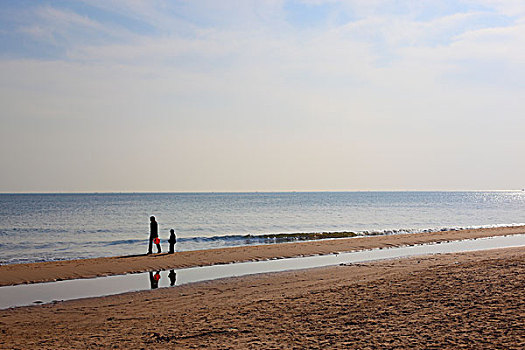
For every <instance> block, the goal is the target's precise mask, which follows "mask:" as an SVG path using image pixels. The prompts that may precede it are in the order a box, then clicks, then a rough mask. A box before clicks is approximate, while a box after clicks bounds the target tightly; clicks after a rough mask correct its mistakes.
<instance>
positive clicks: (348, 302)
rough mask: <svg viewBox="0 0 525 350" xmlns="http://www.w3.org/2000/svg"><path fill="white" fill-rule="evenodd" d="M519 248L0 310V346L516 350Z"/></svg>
mask: <svg viewBox="0 0 525 350" xmlns="http://www.w3.org/2000/svg"><path fill="white" fill-rule="evenodd" d="M524 268H525V248H511V249H501V250H490V251H482V252H471V253H459V254H445V255H434V256H427V257H418V258H410V259H400V260H389V261H380V262H374V263H366V264H355V265H350V266H336V267H329V268H319V269H310V270H302V271H294V272H281V273H272V274H263V275H252V276H248V277H242V278H230V279H223V280H218V281H212V282H205V283H196V284H191V285H184V286H180V287H174V288H164V289H156V290H154V291H147V292H136V293H126V294H121V295H116V296H109V297H104V298H92V299H83V300H76V301H68V302H60V303H56V304H49V305H41V306H32V307H22V308H16V309H10V310H3V311H0V334H1V336H0V348H5V349H18V348H21V349H37V348H38V349H72V348H74V349H84V348H91V349H98V348H118V349H141V348H144V349H161V348H175V349H191V348H203V349H305V348H310V349H401V348H402V349H406V348H412V349H459V348H468V349H524V348H525V292H524V290H525V274H524Z"/></svg>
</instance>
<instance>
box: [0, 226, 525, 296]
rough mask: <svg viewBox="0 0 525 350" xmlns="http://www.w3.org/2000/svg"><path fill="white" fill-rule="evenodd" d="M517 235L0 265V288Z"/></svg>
mask: <svg viewBox="0 0 525 350" xmlns="http://www.w3.org/2000/svg"><path fill="white" fill-rule="evenodd" d="M518 233H525V226H519V227H500V228H485V229H472V230H460V231H445V232H428V233H417V234H398V235H390V236H372V237H354V238H345V239H330V240H321V241H310V242H298V243H282V244H269V245H259V246H246V247H235V248H222V249H210V250H202V251H190V252H177V253H175V254H153V255H138V256H120V257H108V258H97V259H83V260H68V261H55V262H45V263H35V264H14V265H1V266H0V286H5V285H12V284H21V283H35V282H46V281H55V280H64V279H73V278H89V277H97V276H107V275H115V274H124V273H131V272H144V271H151V270H166V269H170V268H185V267H192V266H205V265H213V264H227V263H231V262H240V261H256V260H265V259H271V258H285V257H296V256H309V255H318V254H331V253H336V252H349V251H356V250H363V249H372V248H388V247H400V246H406V245H414V244H423V243H431V242H446V241H453V240H461V239H469V238H482V237H490V236H501V235H509V234H518ZM146 247H147V240H146V239H145V240H144V248H145V249H146Z"/></svg>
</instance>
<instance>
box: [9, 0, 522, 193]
mask: <svg viewBox="0 0 525 350" xmlns="http://www.w3.org/2000/svg"><path fill="white" fill-rule="evenodd" d="M395 3H397V2H391V1H384V2H383V1H374V2H369V1H366V2H359V1H353V2H337V1H334V2H331V3H330V6H329V11H328V12H327V13H326V16H327V19H328V20H326V21H321V22H322V23H321V24H319V25H317V24H316V25H315V26H313V25H310V23H309V22H308V21H307V20H306V19H304V20H305V22H304V23H303V24H302V25H299V24H300V23H296V22H293V23H292V22H290V21H288V18H289V17H287V13H286V11H290V8H289V7H288V8H287V7H286V6H285V5H286V3H285V2H281V1H275V2H258V1H256V2H251V1H246V2H215V1H213V2H206V1H202V2H199V1H197V2H194V1H189V2H177V3H172V2H162V1H156V2H149V1H144V2H143V1H137V2H128V1H125V2H119V1H99V2H91V1H89V2H86V3H84V6H85V8H84V10H81V9H79V8H75V7H74V6H73V7H68V8H62V7H59V6H58V5H46V6H44V7H36V8H35V9H34V11H33V12H32V14H33V17H32V19H34V21H26V22H25V23H24V24H25V25H24V26H22V28H24V30H25V32H24V35H25V34H27V35H30V36H31V37H32V38H34V40H36V41H38V42H39V43H40V44H41V45H46V43H50V44H49V45H57V46H60V47H61V48H62V50H60V51H59V52H56V53H55V56H54V57H52V58H49V57H38V56H35V57H31V58H29V59H28V58H27V57H25V58H24V59H19V58H16V57H15V58H13V57H10V58H9V59H7V58H4V59H2V60H1V61H0V74H1V75H2V77H3V79H2V82H0V92H1V93H0V96H1V97H0V105H1V106H2V107H1V112H2V113H1V117H0V118H1V119H0V120H1V121H2V131H1V140H2V148H3V149H7V148H6V147H8V146H9V145H11V144H20V145H23V146H21V147H19V148H17V149H13V150H12V151H10V152H5V151H4V152H3V153H0V161H2V162H3V163H12V162H19V163H17V165H16V166H15V167H14V168H13V169H11V170H9V173H4V175H2V176H4V177H5V181H3V183H5V185H4V186H5V188H10V187H9V186H12V187H13V188H14V187H16V186H19V187H17V188H24V186H25V185H24V183H25V184H27V186H26V187H27V188H29V187H30V184H31V183H32V182H31V181H32V180H31V177H30V176H25V177H24V176H19V174H21V173H24V174H25V173H27V172H29V171H31V169H34V168H39V167H42V168H45V167H46V164H45V163H46V160H49V163H50V164H51V167H50V168H47V170H45V171H43V174H44V175H45V176H44V178H45V180H39V182H38V183H36V182H34V183H32V185H31V186H34V188H52V187H53V186H55V187H57V186H58V187H60V185H59V183H58V182H57V181H59V180H54V179H55V178H56V179H61V180H60V181H67V182H68V186H70V187H68V188H75V181H79V182H80V183H82V184H84V185H83V187H82V189H84V190H96V189H106V190H111V189H114V190H115V189H118V190H130V189H141V190H147V189H148V187H147V186H148V184H155V186H156V187H155V188H149V189H150V190H166V189H172V190H250V189H269V190H271V189H322V188H325V189H356V188H376V189H377V188H380V185H379V184H380V183H381V181H382V178H383V179H384V177H385V176H386V175H385V174H391V175H392V176H390V177H389V181H388V188H390V189H392V188H395V189H400V188H413V186H411V185H410V184H411V183H418V184H420V187H421V188H432V187H434V188H436V187H439V186H445V187H447V186H448V188H462V186H465V185H464V184H469V183H472V187H473V188H489V187H491V188H501V186H500V185H498V184H497V183H496V182H488V180H487V179H486V178H485V179H484V180H483V181H481V180H480V181H479V182H476V180H475V176H476V173H475V171H474V170H473V169H476V171H478V170H479V169H480V166H479V162H480V161H481V160H484V156H483V155H485V154H486V155H488V157H489V158H487V159H485V160H486V161H494V162H496V163H497V164H501V166H502V167H504V169H506V171H507V172H508V173H511V171H510V170H511V169H510V168H509V164H513V161H512V160H513V159H515V158H516V159H517V157H519V155H520V154H521V153H523V151H525V148H524V146H525V144H524V143H523V141H520V139H521V138H520V134H519V132H520V131H521V130H523V128H524V127H525V121H524V120H523V118H522V115H523V112H524V110H523V107H522V106H521V104H520V103H519V102H517V101H520V100H521V96H522V95H523V88H524V86H523V84H522V83H521V81H525V80H524V79H525V69H524V66H525V65H524V64H523V63H522V62H525V61H524V57H523V56H524V49H523V48H524V47H525V45H523V44H524V43H523V38H524V37H525V35H524V34H525V33H524V27H523V21H522V20H521V17H520V16H521V12H520V9H519V8H518V6H517V4H514V5H515V6H516V7H513V8H505V7H500V6H499V5H498V6H496V5H494V6H493V4H491V3H490V2H479V3H475V4H474V3H473V2H464V3H462V6H460V7H455V6H453V5H450V4H449V5H447V6H445V5H442V4H440V5H432V4H429V5H428V6H435V7H436V9H427V8H423V7H424V6H419V5H418V6H415V5H410V4H409V3H408V2H406V3H403V4H404V6H400V8H395V6H394V4H395ZM454 3H455V2H454ZM317 4H321V5H322V4H323V3H321V2H314V3H313V4H312V5H317ZM299 5H301V4H299ZM474 5H476V6H474ZM514 5H513V6H514ZM306 6H310V3H306ZM438 6H440V8H437V7H438ZM340 11H347V16H346V17H340V18H339V20H332V18H335V16H334V13H333V12H340ZM331 12H332V13H331ZM428 13H431V14H432V15H428ZM509 16H513V17H512V18H510V17H509ZM301 18H302V17H301V16H300V15H297V16H296V17H295V19H294V21H301ZM341 18H345V20H344V21H340V19H341ZM144 28H149V29H148V30H146V29H144ZM151 28H153V29H151ZM51 42H52V43H51ZM4 50H9V47H7V46H6V47H5V48H4ZM15 56H16V55H15ZM32 143H33V144H36V143H38V147H34V146H30V145H31V144H32ZM28 145H29V146H28ZM149 161H154V162H156V163H157V164H162V165H163V172H162V173H159V174H155V175H149V174H148V172H147V171H144V170H143V167H144V164H148V162H149ZM515 164H516V169H514V170H513V171H512V173H513V174H515V173H520V171H521V173H523V171H525V165H524V164H522V163H520V162H517V163H516V162H515ZM75 167H76V168H75ZM448 167H451V169H452V170H454V171H457V172H458V174H460V175H461V176H459V175H458V176H459V177H458V178H457V181H456V182H455V185H454V181H449V179H442V176H441V174H442V169H444V168H448ZM77 168H78V169H81V170H76V169H77ZM84 171H86V172H87V173H86V174H84V173H83V172H84ZM62 172H63V173H67V174H70V176H71V177H72V178H73V180H71V179H64V178H62V177H61V176H60V173H62ZM411 172H412V173H413V174H412V173H411ZM92 173H96V174H105V176H102V175H100V176H98V177H96V179H95V178H94V177H93V176H91V177H90V174H92ZM133 174H136V175H133ZM170 174H177V176H178V177H177V179H178V180H180V181H177V183H176V185H173V177H170ZM323 174H324V175H323ZM22 177H23V178H24V179H25V180H24V181H25V182H24V183H18V182H17V178H22ZM104 177H106V178H104ZM123 178H126V181H125V182H124V184H122V181H123V180H122V179H123ZM298 178H300V179H301V180H300V181H299V182H297V181H298V180H297V179H298ZM421 178H424V179H426V180H428V182H427V185H426V187H425V184H424V182H422V180H421ZM473 178H474V180H472V179H473ZM34 181H36V180H34ZM53 181H55V182H53ZM491 181H493V180H491ZM502 181H503V180H502ZM505 181H506V182H507V183H508V184H513V185H514V184H517V183H518V180H517V177H510V176H509V177H508V178H507V179H506V180H505ZM294 184H298V185H296V186H299V187H300V188H294ZM440 184H441V185H440ZM46 186H48V187H46ZM236 186H237V187H236ZM454 186H456V187H454ZM505 186H507V185H505ZM509 186H510V185H509ZM518 186H521V185H518ZM505 188H506V187H505ZM382 189H384V188H382ZM0 190H2V188H0Z"/></svg>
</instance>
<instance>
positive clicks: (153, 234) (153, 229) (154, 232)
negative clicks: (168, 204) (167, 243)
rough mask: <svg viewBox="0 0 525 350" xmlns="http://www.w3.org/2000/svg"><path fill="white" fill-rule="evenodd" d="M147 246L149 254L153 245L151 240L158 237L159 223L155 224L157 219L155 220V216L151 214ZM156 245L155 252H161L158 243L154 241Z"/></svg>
mask: <svg viewBox="0 0 525 350" xmlns="http://www.w3.org/2000/svg"><path fill="white" fill-rule="evenodd" d="M149 221H150V223H149V246H148V254H151V253H152V251H151V249H152V246H153V241H154V240H155V238H159V225H158V224H157V221H155V217H154V216H151V217H150V218H149ZM155 244H156V245H157V253H160V252H161V249H160V243H155Z"/></svg>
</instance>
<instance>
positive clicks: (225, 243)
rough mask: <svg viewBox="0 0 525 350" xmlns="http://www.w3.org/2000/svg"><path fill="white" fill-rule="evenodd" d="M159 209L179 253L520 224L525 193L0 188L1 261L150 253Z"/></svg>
mask: <svg viewBox="0 0 525 350" xmlns="http://www.w3.org/2000/svg"><path fill="white" fill-rule="evenodd" d="M151 215H154V216H155V217H156V218H157V222H158V223H159V235H160V238H161V240H162V245H163V250H164V251H167V250H168V247H167V243H166V240H167V239H168V237H169V229H171V228H173V229H175V231H176V233H177V246H176V249H177V251H187V250H200V249H211V248H219V247H231V246H241V245H253V244H268V243H282V242H287V241H291V240H295V239H298V237H297V235H292V234H295V233H318V232H352V233H355V234H356V235H371V234H400V233H408V232H423V231H435V230H445V229H465V228H474V227H492V226H510V225H522V224H525V192H524V191H494V192H285V193H266V192H264V193H101V194H98V193H91V194H0V264H14V263H26V262H39V261H51V260H63V259H82V258H92V257H102V256H119V255H133V254H144V253H146V251H147V246H148V236H149V217H150V216H151ZM272 234H277V235H279V236H277V237H272V236H268V235H272ZM299 238H304V236H303V237H301V235H299ZM154 251H156V249H154Z"/></svg>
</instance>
